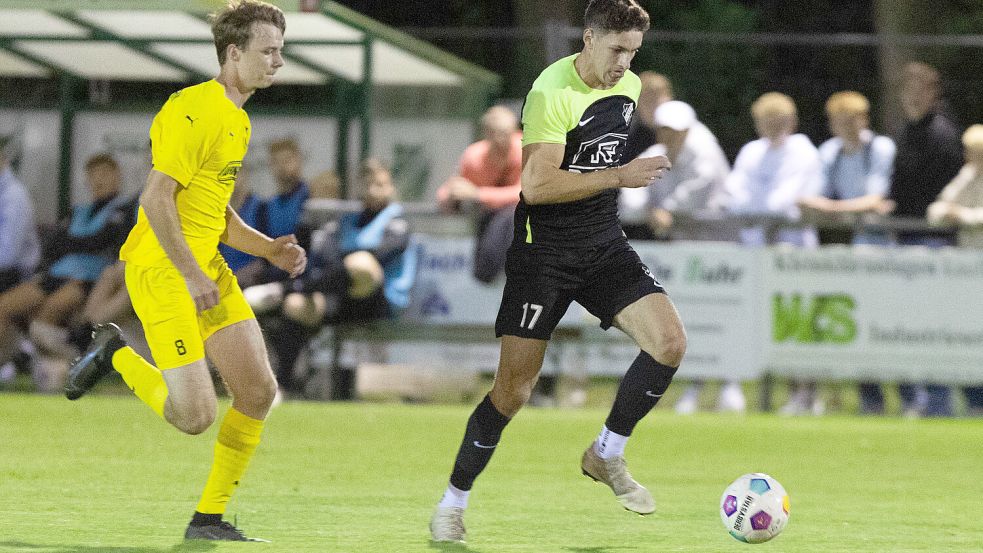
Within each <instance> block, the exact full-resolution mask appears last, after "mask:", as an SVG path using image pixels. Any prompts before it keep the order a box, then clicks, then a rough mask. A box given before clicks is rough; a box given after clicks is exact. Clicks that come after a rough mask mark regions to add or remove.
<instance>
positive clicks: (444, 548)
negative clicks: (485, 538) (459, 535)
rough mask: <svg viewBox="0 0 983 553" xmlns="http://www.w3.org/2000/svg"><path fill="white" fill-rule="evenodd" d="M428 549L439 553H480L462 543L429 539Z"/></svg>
mask: <svg viewBox="0 0 983 553" xmlns="http://www.w3.org/2000/svg"><path fill="white" fill-rule="evenodd" d="M430 549H433V550H434V551H440V552H441V553H481V552H480V551H478V550H477V549H471V548H469V547H468V546H467V545H464V544H463V543H453V542H439V541H433V540H431V541H430Z"/></svg>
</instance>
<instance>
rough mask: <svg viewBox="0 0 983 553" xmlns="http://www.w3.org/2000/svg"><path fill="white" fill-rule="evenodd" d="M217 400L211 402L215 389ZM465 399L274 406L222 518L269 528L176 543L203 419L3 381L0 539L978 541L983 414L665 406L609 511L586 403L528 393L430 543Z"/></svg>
mask: <svg viewBox="0 0 983 553" xmlns="http://www.w3.org/2000/svg"><path fill="white" fill-rule="evenodd" d="M225 405H227V404H223V407H222V409H224V406H225ZM470 409H471V407H470V406H407V405H398V404H337V403H336V404H329V403H307V402H288V403H285V404H283V405H281V406H279V407H277V408H276V409H275V410H274V411H273V413H272V415H271V418H270V420H269V422H268V425H267V428H266V432H265V434H264V441H263V443H262V444H261V446H260V449H259V451H258V452H257V455H256V457H255V458H254V460H253V463H252V466H251V467H250V470H249V472H248V474H247V475H246V478H245V480H244V482H243V484H242V486H241V488H240V489H239V491H238V492H237V494H236V496H235V498H234V499H233V501H232V504H231V505H230V509H229V515H230V517H229V518H232V516H235V517H237V518H238V522H239V525H240V526H241V527H242V528H243V529H244V530H245V531H246V532H247V533H249V534H251V535H255V536H258V537H263V538H267V539H270V540H272V543H270V544H213V543H205V544H198V545H185V544H182V541H181V535H182V533H183V530H184V526H185V524H186V523H187V521H188V519H189V517H190V515H191V512H192V510H193V509H194V506H195V503H196V502H197V499H198V492H199V491H200V489H201V486H202V484H203V483H204V480H205V477H206V474H207V471H208V468H209V465H210V463H211V454H212V444H213V441H214V438H215V432H216V427H217V425H216V426H215V427H213V428H212V429H211V430H210V431H209V432H207V433H205V434H204V435H202V436H197V437H189V436H184V435H181V434H180V433H178V432H177V431H175V430H173V429H171V428H170V427H169V426H167V425H165V424H164V423H163V422H162V421H160V420H158V419H157V418H156V417H155V416H154V415H153V414H152V413H151V412H150V410H149V409H147V408H146V407H144V406H143V405H142V404H141V403H140V402H139V401H138V400H136V399H135V398H133V397H126V396H110V395H96V396H94V397H86V398H83V399H82V400H80V401H78V402H74V403H72V402H69V401H67V400H64V399H62V398H58V397H42V396H31V395H19V394H2V395H0V551H4V552H7V551H11V552H28V553H145V552H146V553H165V552H172V551H174V552H176V551H216V552H223V551H230V552H231V551H249V552H280V551H283V552H306V551H311V552H314V551H316V552H353V553H356V552H358V553H361V552H370V553H374V552H386V553H388V552H393V553H413V552H434V551H461V552H466V551H471V552H475V553H511V552H515V553H520V552H530V553H532V552H535V553H544V552H558V553H643V552H649V551H651V552H666V551H685V552H724V551H744V550H747V549H748V548H753V549H755V550H760V551H775V552H784V553H796V552H810V553H813V552H834V551H837V552H839V551H842V552H868V551H869V552H904V551H926V552H941V551H945V552H955V551H966V552H969V551H981V550H983V523H981V522H980V520H981V515H983V421H981V420H979V419H977V420H946V421H928V420H917V421H912V420H904V419H897V418H856V417H839V416H831V417H825V418H802V419H783V418H780V417H777V416H773V415H748V416H725V415H715V414H703V415H697V416H693V417H679V416H675V415H673V414H671V413H670V412H669V411H668V410H664V409H660V410H657V411H656V412H654V413H652V414H651V415H650V416H649V417H647V418H646V419H645V420H644V421H642V423H641V424H640V425H639V427H638V428H637V430H636V432H635V436H634V437H633V438H632V441H631V442H629V445H628V451H627V454H628V461H629V467H630V468H631V470H632V472H633V474H634V475H635V477H636V478H637V479H638V480H639V481H641V482H642V483H644V484H646V485H647V486H648V487H649V488H650V489H651V490H652V491H653V492H654V494H655V497H656V501H657V502H658V512H657V513H656V514H655V515H653V516H649V517H639V516H637V515H633V514H631V513H628V512H627V511H624V510H622V509H621V508H620V506H619V505H618V504H617V503H616V502H615V500H614V497H613V495H612V494H611V493H610V491H609V490H608V489H607V488H605V487H604V486H602V485H599V484H595V483H593V482H591V481H590V480H588V479H587V478H585V477H583V476H582V475H581V474H580V469H579V459H580V454H581V452H582V451H583V448H584V447H586V445H587V444H588V443H589V442H590V441H591V439H592V438H593V437H594V435H595V433H596V432H597V430H598V429H599V427H600V425H601V423H602V422H603V418H604V415H605V412H604V411H603V410H599V409H583V410H561V409H532V408H530V409H526V410H524V411H523V412H522V413H520V414H519V416H518V417H517V418H516V420H515V421H513V423H512V424H511V425H510V426H509V428H507V429H506V432H505V436H504V439H503V442H502V445H501V446H500V447H499V448H498V451H497V453H496V455H495V457H494V459H493V460H492V463H491V464H490V466H489V468H488V469H487V470H486V471H485V473H484V474H483V475H482V477H481V478H480V479H479V480H478V482H477V484H476V486H475V489H474V491H473V493H472V496H471V505H470V508H469V510H468V513H467V515H466V518H465V523H466V524H467V527H468V532H469V536H468V544H467V546H466V547H456V546H451V547H447V546H436V545H432V544H430V543H429V541H428V538H429V533H428V530H427V523H428V520H429V517H430V514H431V510H432V508H433V506H434V504H435V502H436V501H437V499H438V498H439V496H440V494H441V492H442V490H443V487H444V485H445V483H446V479H447V476H448V474H449V470H450V467H451V463H452V462H453V456H454V453H455V451H456V448H457V445H458V443H459V441H460V438H461V435H462V433H463V431H464V424H465V421H466V419H467V416H468V414H469V413H470ZM754 471H760V472H767V473H770V474H771V475H772V476H774V477H775V478H777V479H778V480H779V481H780V482H781V483H782V484H784V486H785V488H786V489H787V490H788V492H789V495H790V496H791V503H792V511H791V521H790V523H789V526H788V528H787V529H786V530H785V532H784V533H783V534H782V535H780V536H778V538H776V539H775V540H773V541H771V542H769V543H765V544H762V545H746V544H742V543H739V542H737V541H736V540H734V539H733V538H731V537H730V536H729V535H728V534H727V532H726V531H725V530H724V528H723V525H722V524H721V522H720V518H719V515H718V510H717V509H718V507H717V503H718V501H719V499H720V494H721V493H722V491H723V489H724V487H725V486H726V485H727V484H728V483H729V482H730V481H731V480H732V479H734V478H735V477H737V476H739V475H741V474H743V473H746V472H754Z"/></svg>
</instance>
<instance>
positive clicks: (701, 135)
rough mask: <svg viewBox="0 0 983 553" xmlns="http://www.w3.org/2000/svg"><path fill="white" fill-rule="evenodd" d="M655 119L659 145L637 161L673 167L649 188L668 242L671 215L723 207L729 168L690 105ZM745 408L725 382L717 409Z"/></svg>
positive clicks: (677, 105)
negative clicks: (663, 160) (662, 159)
mask: <svg viewBox="0 0 983 553" xmlns="http://www.w3.org/2000/svg"><path fill="white" fill-rule="evenodd" d="M639 103H641V101H639ZM654 116H655V117H654V120H653V123H654V125H655V127H656V129H657V131H656V132H657V134H656V136H657V137H658V141H659V143H658V144H656V145H655V146H653V147H651V148H649V149H648V150H646V151H645V152H642V154H641V155H640V156H639V157H650V156H655V155H663V154H664V155H665V156H666V157H668V158H669V161H670V162H672V171H670V172H668V173H666V176H665V177H663V178H662V179H661V180H660V181H659V182H657V183H656V184H653V185H651V186H649V187H648V188H647V190H648V192H649V205H650V208H649V226H650V227H651V229H652V232H653V233H654V234H655V235H656V236H665V237H668V236H670V231H671V229H672V226H673V215H672V214H673V212H696V211H707V210H715V209H717V208H718V207H719V201H720V197H721V194H722V192H723V187H724V182H725V181H726V179H727V175H728V173H729V172H730V165H729V164H728V163H727V157H726V155H725V154H724V151H723V149H721V148H720V144H719V143H718V142H717V138H716V137H715V136H714V135H713V133H712V132H710V129H708V128H707V127H706V126H704V125H703V124H702V123H700V121H699V120H698V119H697V117H696V111H695V110H694V109H693V107H692V106H690V105H689V104H687V103H685V102H681V101H679V100H670V101H666V102H662V103H661V104H660V105H659V106H658V107H657V108H656V109H655V113H654ZM623 192H624V191H623ZM687 238H699V237H698V236H695V235H694V236H688V237H687ZM703 384H704V383H703V381H702V380H697V381H694V382H693V383H691V384H690V386H689V387H688V388H686V390H685V391H684V392H683V394H682V396H680V399H679V401H677V402H676V406H675V409H676V412H677V413H681V414H691V413H694V412H696V410H697V407H698V403H699V401H698V400H699V395H700V391H701V390H702V388H703ZM746 406H747V402H746V400H745V398H744V392H743V391H742V390H741V385H740V383H739V382H737V381H728V382H726V383H725V384H724V386H723V387H722V388H721V389H720V395H719V397H718V399H717V409H718V410H720V411H732V412H743V411H744V409H745V407H746Z"/></svg>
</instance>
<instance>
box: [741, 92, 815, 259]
mask: <svg viewBox="0 0 983 553" xmlns="http://www.w3.org/2000/svg"><path fill="white" fill-rule="evenodd" d="M751 115H752V117H753V118H754V126H755V129H756V130H757V132H758V136H760V138H759V139H757V140H754V141H751V142H749V143H747V144H745V145H744V147H742V148H741V151H740V152H738V154H737V159H736V160H734V170H733V171H731V173H730V175H729V176H728V177H727V181H726V183H725V191H726V195H725V199H724V207H725V208H726V209H727V210H728V211H730V212H731V213H734V214H738V215H770V216H775V217H784V218H787V219H798V217H799V208H798V206H797V202H798V200H799V199H801V198H804V197H808V196H815V195H817V194H818V193H819V190H820V189H821V186H822V182H821V177H822V171H821V169H820V163H819V152H818V150H816V147H815V146H813V145H812V142H811V141H809V138H808V137H807V136H806V135H804V134H798V133H795V129H796V127H797V126H798V116H797V112H796V109H795V103H794V102H793V101H792V99H791V98H789V97H788V96H786V95H785V94H782V93H780V92H768V93H765V94H763V95H761V97H759V98H758V99H757V100H755V102H754V104H752V105H751ZM769 231H770V229H765V228H764V227H760V226H758V227H754V228H747V229H744V230H743V231H742V232H741V242H742V243H744V244H746V245H764V244H766V243H770V242H782V243H789V244H794V245H798V246H815V245H816V234H815V232H814V231H812V230H811V229H787V228H782V229H778V231H777V233H775V237H774V239H770V237H769V236H768V235H769V234H771V232H769Z"/></svg>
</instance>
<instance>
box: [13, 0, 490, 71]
mask: <svg viewBox="0 0 983 553" xmlns="http://www.w3.org/2000/svg"><path fill="white" fill-rule="evenodd" d="M29 4H30V3H28V2H17V1H10V0H7V1H2V0H0V77H52V76H55V75H57V74H59V73H64V74H68V75H72V76H75V77H79V78H83V79H92V80H110V81H113V80H116V81H138V82H149V81H177V82H184V81H193V80H196V79H201V78H202V77H206V78H207V77H211V76H213V75H215V74H216V73H217V71H218V61H217V58H216V54H215V47H214V46H213V44H212V35H211V29H210V26H209V24H208V22H207V20H206V16H205V13H206V11H207V10H204V9H203V10H201V11H192V10H190V9H173V6H174V5H179V6H181V5H182V3H181V2H167V3H164V2H161V3H156V4H157V5H164V6H166V7H168V8H169V9H164V10H161V9H152V8H149V7H148V9H135V8H127V9H112V8H110V9H72V8H70V7H69V6H70V5H71V3H61V2H49V3H48V4H52V5H54V7H48V8H46V9H37V8H31V7H26V6H28V5H29ZM103 4H104V5H105V4H107V3H106V2H103ZM131 4H134V5H140V3H138V2H136V3H135V2H117V3H116V4H115V5H126V6H129V5H131ZM143 4H144V5H147V6H153V5H154V4H155V3H153V2H145V3H143ZM74 5H75V6H76V7H77V6H78V4H77V3H75V4H74ZM86 5H89V4H88V3H87V4H86ZM110 5H112V4H110ZM183 6H184V7H185V8H189V7H193V4H188V3H187V2H186V3H184V4H183ZM286 19H287V33H286V34H287V42H286V46H285V48H284V55H285V57H286V58H287V62H288V63H287V64H286V65H285V66H284V67H283V69H282V70H281V71H280V72H279V73H278V75H277V81H278V82H280V83H284V84H296V85H321V84H326V83H328V82H329V81H331V80H332V79H343V80H345V81H349V82H352V83H365V82H368V83H371V85H372V86H424V87H426V86H439V87H469V88H471V87H474V88H479V89H486V90H494V89H497V87H498V85H499V77H498V76H497V75H495V74H493V73H491V72H488V71H486V70H484V69H481V68H479V67H477V66H475V65H472V64H470V63H467V62H464V61H462V60H460V59H458V58H456V57H454V56H451V55H449V54H447V53H445V52H443V51H441V50H439V49H438V48H436V47H434V46H432V45H429V44H426V43H424V42H421V41H418V40H415V39H413V38H411V37H409V36H407V35H404V34H402V33H399V32H398V31H395V30H393V29H391V28H388V27H385V26H384V25H381V24H379V23H378V22H375V21H372V20H371V19H368V18H366V17H364V16H361V15H359V14H358V13H356V12H354V11H352V10H348V9H347V8H344V7H341V6H339V5H337V4H334V3H333V2H328V3H326V5H325V7H324V10H323V11H322V12H286ZM367 74H368V75H369V77H370V79H369V80H368V81H367V80H366V75H367Z"/></svg>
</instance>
